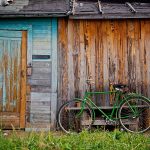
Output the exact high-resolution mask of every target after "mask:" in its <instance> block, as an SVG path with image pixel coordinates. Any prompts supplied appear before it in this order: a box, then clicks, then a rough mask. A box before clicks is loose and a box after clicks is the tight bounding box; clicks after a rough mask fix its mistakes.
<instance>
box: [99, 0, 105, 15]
mask: <svg viewBox="0 0 150 150" xmlns="http://www.w3.org/2000/svg"><path fill="white" fill-rule="evenodd" d="M98 9H99V12H100V13H101V14H104V12H103V11H102V5H101V1H99V0H98Z"/></svg>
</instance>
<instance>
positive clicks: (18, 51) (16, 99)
mask: <svg viewBox="0 0 150 150" xmlns="http://www.w3.org/2000/svg"><path fill="white" fill-rule="evenodd" d="M26 34H27V33H26V31H7V30H0V128H7V129H9V128H12V127H14V128H24V127H25V101H26V45H27V43H26V36H27V35H26Z"/></svg>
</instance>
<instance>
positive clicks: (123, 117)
mask: <svg viewBox="0 0 150 150" xmlns="http://www.w3.org/2000/svg"><path fill="white" fill-rule="evenodd" d="M118 116H119V120H120V124H121V125H122V126H123V128H124V129H125V130H127V131H129V132H135V133H142V132H145V131H147V130H149V129H150V102H148V101H147V100H146V99H145V98H144V97H131V98H129V99H128V100H127V101H125V102H124V103H123V104H122V105H121V107H120V109H119V114H118Z"/></svg>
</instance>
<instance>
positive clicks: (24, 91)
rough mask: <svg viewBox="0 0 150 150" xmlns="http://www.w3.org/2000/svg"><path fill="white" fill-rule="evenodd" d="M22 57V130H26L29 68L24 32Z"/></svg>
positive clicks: (25, 34)
mask: <svg viewBox="0 0 150 150" xmlns="http://www.w3.org/2000/svg"><path fill="white" fill-rule="evenodd" d="M21 52H22V57H21V102H20V128H25V112H26V81H27V78H26V74H27V72H26V66H27V32H26V31H22V51H21Z"/></svg>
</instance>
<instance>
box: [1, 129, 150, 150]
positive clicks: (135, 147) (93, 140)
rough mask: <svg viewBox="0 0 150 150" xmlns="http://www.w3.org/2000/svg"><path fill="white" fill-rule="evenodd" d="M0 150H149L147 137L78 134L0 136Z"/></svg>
mask: <svg viewBox="0 0 150 150" xmlns="http://www.w3.org/2000/svg"><path fill="white" fill-rule="evenodd" d="M0 150H150V136H149V135H144V134H131V133H126V132H120V131H118V130H115V131H113V132H107V131H105V132H104V131H94V132H91V133H89V132H86V131H84V132H81V133H80V134H70V135H67V134H63V133H60V132H59V133H57V132H55V133H52V132H49V133H45V132H41V133H35V132H31V133H22V134H20V133H18V132H16V131H13V133H12V134H11V135H9V136H5V135H4V134H3V133H2V132H0Z"/></svg>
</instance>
